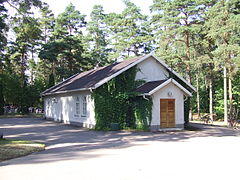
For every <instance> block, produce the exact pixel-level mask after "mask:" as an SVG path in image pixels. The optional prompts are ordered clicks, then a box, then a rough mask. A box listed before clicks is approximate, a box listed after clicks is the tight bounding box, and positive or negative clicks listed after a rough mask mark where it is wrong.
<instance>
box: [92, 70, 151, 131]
mask: <svg viewBox="0 0 240 180" xmlns="http://www.w3.org/2000/svg"><path fill="white" fill-rule="evenodd" d="M136 73H137V68H136V67H132V68H130V69H129V70H127V71H125V72H124V73H122V74H120V75H119V76H117V77H115V78H113V79H112V80H110V81H109V82H107V83H105V84H103V85H102V86H101V87H99V88H97V89H96V90H94V92H93V96H92V97H93V98H94V104H95V119H96V126H95V128H96V129H97V130H109V129H111V124H113V123H114V124H118V125H119V128H120V129H124V128H141V129H147V128H148V127H149V125H150V122H151V112H152V100H151V98H149V99H148V100H146V99H144V98H143V97H141V96H138V95H139V94H138V93H137V92H135V91H134V90H135V89H136V87H137V86H139V83H142V82H141V81H136V80H135V77H136Z"/></svg>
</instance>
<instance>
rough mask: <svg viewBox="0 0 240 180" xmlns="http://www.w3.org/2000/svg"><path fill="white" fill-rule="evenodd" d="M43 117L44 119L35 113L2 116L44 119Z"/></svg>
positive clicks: (4, 116) (2, 116) (1, 116)
mask: <svg viewBox="0 0 240 180" xmlns="http://www.w3.org/2000/svg"><path fill="white" fill-rule="evenodd" d="M42 117H43V114H35V113H30V114H5V115H0V118H42Z"/></svg>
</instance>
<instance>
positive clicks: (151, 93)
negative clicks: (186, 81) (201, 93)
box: [140, 78, 192, 97]
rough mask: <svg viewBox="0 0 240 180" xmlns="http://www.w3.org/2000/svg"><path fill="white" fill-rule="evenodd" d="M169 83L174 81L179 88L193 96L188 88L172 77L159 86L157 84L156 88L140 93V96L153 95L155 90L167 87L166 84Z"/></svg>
mask: <svg viewBox="0 0 240 180" xmlns="http://www.w3.org/2000/svg"><path fill="white" fill-rule="evenodd" d="M169 83H173V84H174V85H176V86H177V87H178V88H179V89H181V90H182V91H183V92H184V94H185V95H188V96H190V97H192V93H191V92H189V91H188V90H187V89H186V88H184V87H183V86H182V85H181V84H179V83H178V82H177V81H175V80H174V79H172V78H170V79H168V80H167V81H165V82H164V83H162V84H160V85H159V86H157V87H156V88H154V89H153V90H151V91H150V92H148V93H143V94H140V96H151V95H153V94H154V93H155V92H157V91H158V90H160V89H161V88H163V87H165V86H166V85H168V84H169Z"/></svg>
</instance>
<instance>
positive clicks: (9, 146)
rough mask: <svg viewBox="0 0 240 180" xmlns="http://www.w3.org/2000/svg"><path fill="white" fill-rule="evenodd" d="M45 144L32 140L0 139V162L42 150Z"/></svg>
mask: <svg viewBox="0 0 240 180" xmlns="http://www.w3.org/2000/svg"><path fill="white" fill-rule="evenodd" d="M44 149H45V145H44V144H41V143H37V142H32V141H19V140H11V139H0V162H1V161H4V160H8V159H13V158H17V157H21V156H26V155H28V154H31V153H34V152H39V151H43V150H44Z"/></svg>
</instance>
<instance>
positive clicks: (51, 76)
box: [47, 73, 55, 88]
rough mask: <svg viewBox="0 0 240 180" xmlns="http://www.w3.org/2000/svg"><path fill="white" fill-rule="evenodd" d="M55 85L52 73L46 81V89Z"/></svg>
mask: <svg viewBox="0 0 240 180" xmlns="http://www.w3.org/2000/svg"><path fill="white" fill-rule="evenodd" d="M54 85H55V78H54V75H53V73H51V74H50V76H49V79H48V86H47V88H50V87H52V86H54Z"/></svg>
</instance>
